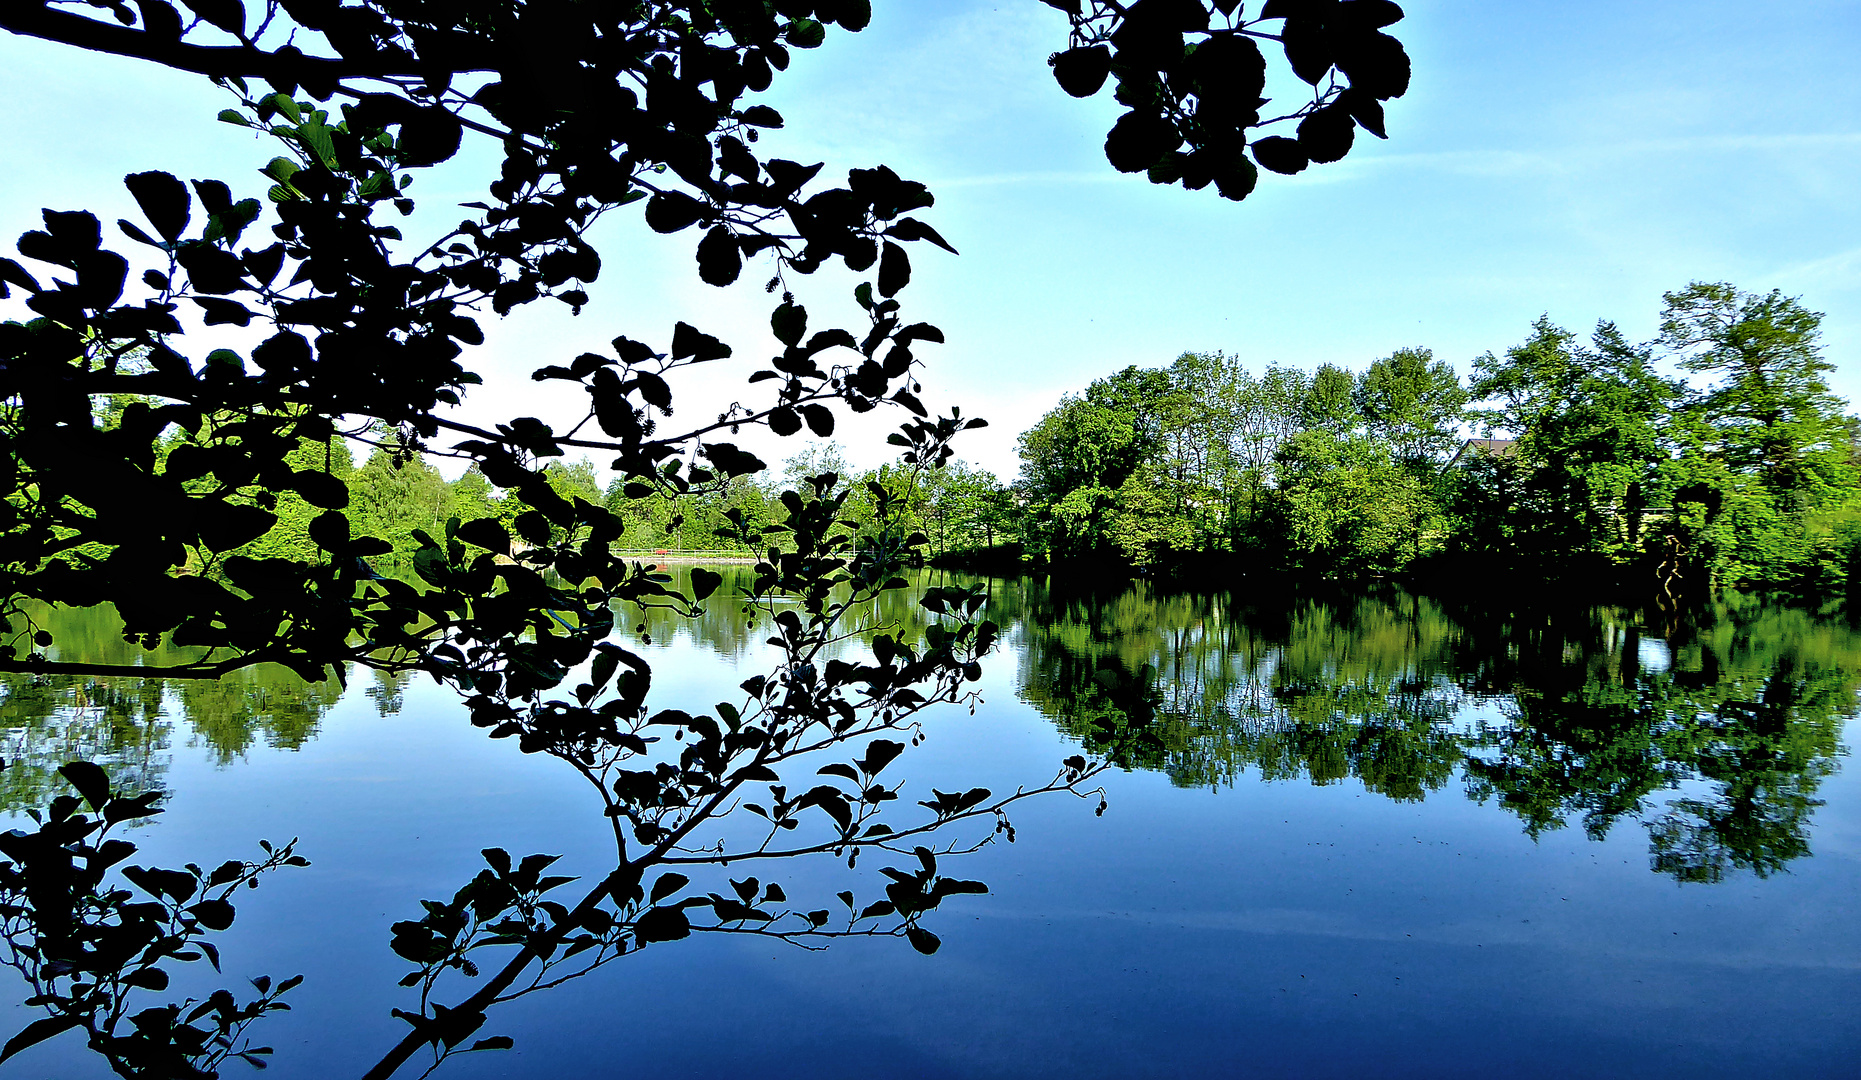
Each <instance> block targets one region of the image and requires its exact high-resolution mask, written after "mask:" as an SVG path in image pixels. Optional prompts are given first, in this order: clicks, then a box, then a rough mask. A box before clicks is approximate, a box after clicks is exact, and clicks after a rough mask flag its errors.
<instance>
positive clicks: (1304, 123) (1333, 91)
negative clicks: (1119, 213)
mask: <svg viewBox="0 0 1861 1080" xmlns="http://www.w3.org/2000/svg"><path fill="white" fill-rule="evenodd" d="M1044 2H1045V3H1047V4H1048V5H1049V6H1050V7H1055V8H1058V9H1060V10H1061V11H1064V12H1066V13H1067V15H1068V16H1069V17H1070V18H1071V19H1072V23H1073V36H1072V47H1071V48H1069V49H1067V50H1066V51H1064V52H1059V53H1055V54H1054V55H1053V56H1052V57H1051V58H1050V59H1049V63H1051V64H1052V66H1053V74H1054V77H1055V78H1056V79H1058V80H1059V83H1060V86H1061V87H1062V88H1063V89H1065V90H1066V92H1067V93H1069V94H1072V95H1073V96H1074V97H1090V96H1092V95H1093V94H1096V93H1098V92H1099V90H1100V89H1101V88H1103V87H1104V85H1105V83H1106V81H1107V80H1108V79H1113V78H1115V81H1116V90H1115V91H1114V93H1115V96H1116V97H1117V99H1118V103H1119V104H1120V105H1123V106H1125V107H1126V109H1127V110H1128V111H1127V112H1126V113H1125V114H1124V115H1123V116H1121V117H1119V118H1118V122H1117V124H1116V125H1115V126H1114V127H1113V128H1112V129H1111V133H1110V135H1109V136H1107V137H1106V140H1105V156H1106V157H1107V158H1109V159H1110V161H1111V163H1112V165H1113V166H1114V167H1116V168H1117V169H1118V170H1119V171H1121V172H1146V173H1148V174H1149V176H1150V180H1151V182H1152V183H1157V184H1175V183H1181V184H1182V185H1183V186H1184V187H1185V188H1189V189H1190V190H1197V189H1200V188H1204V187H1207V186H1208V185H1209V184H1210V183H1213V184H1214V185H1215V187H1216V190H1218V191H1219V192H1220V193H1221V194H1222V196H1224V197H1225V198H1229V199H1244V198H1246V197H1247V196H1248V194H1250V193H1251V192H1252V191H1253V189H1254V186H1255V184H1256V183H1257V182H1258V179H1259V173H1258V171H1257V170H1256V169H1255V167H1254V166H1255V164H1256V163H1257V164H1258V165H1259V167H1260V168H1263V169H1269V170H1271V171H1273V172H1278V173H1287V174H1291V173H1297V172H1301V171H1303V170H1304V169H1305V168H1306V166H1307V165H1310V164H1312V163H1315V162H1316V163H1323V162H1332V161H1337V160H1339V159H1340V158H1342V157H1343V156H1344V155H1345V154H1347V153H1349V152H1350V149H1351V143H1352V142H1353V140H1354V137H1355V134H1356V130H1357V128H1359V127H1361V128H1363V129H1364V130H1366V131H1368V132H1370V133H1371V134H1373V135H1375V136H1376V137H1377V138H1379V139H1381V138H1387V137H1388V134H1387V132H1386V131H1385V130H1384V122H1383V104H1382V103H1383V102H1385V101H1387V100H1389V99H1390V98H1395V97H1401V96H1402V95H1403V94H1404V93H1406V92H1407V91H1408V88H1409V58H1408V54H1407V53H1406V52H1405V51H1404V50H1403V47H1402V43H1401V42H1399V41H1397V40H1396V39H1395V38H1393V37H1391V36H1389V35H1388V34H1385V33H1383V28H1384V27H1387V26H1389V25H1391V24H1393V23H1395V22H1397V21H1399V20H1400V19H1401V18H1402V9H1401V8H1400V7H1398V6H1397V5H1396V4H1394V3H1392V2H1390V0H1266V2H1265V3H1264V4H1262V5H1261V6H1260V8H1259V13H1258V14H1257V15H1255V16H1254V17H1253V18H1251V19H1250V18H1248V17H1247V11H1246V7H1245V6H1244V5H1242V4H1240V3H1237V2H1236V0H1214V2H1213V3H1208V4H1205V3H1203V2H1202V0H1135V2H1134V3H1113V2H1110V0H1044ZM1275 21H1280V22H1281V25H1280V28H1279V32H1278V33H1277V34H1275V33H1271V32H1269V31H1268V30H1267V29H1265V28H1264V27H1263V25H1262V24H1265V23H1269V22H1275ZM1261 41H1269V42H1272V43H1274V44H1277V45H1279V46H1280V47H1282V48H1283V49H1284V51H1285V54H1286V62H1287V63H1288V65H1290V67H1291V68H1292V72H1293V74H1294V75H1296V76H1298V78H1299V79H1301V80H1303V81H1304V82H1305V83H1307V84H1308V85H1310V86H1311V87H1312V88H1313V95H1312V99H1311V100H1310V101H1305V102H1299V103H1296V104H1295V105H1294V106H1293V107H1291V108H1289V109H1287V110H1285V111H1284V112H1283V113H1282V115H1279V116H1270V117H1264V118H1263V116H1262V110H1263V109H1265V108H1266V106H1267V105H1268V104H1269V99H1268V98H1265V97H1263V96H1262V94H1263V93H1264V92H1265V90H1266V82H1267V60H1266V56H1265V55H1264V54H1263V53H1262V52H1261V47H1260V44H1259V42H1261ZM1340 76H1342V79H1343V81H1342V82H1341V83H1340V81H1339V77H1340ZM1282 123H1287V124H1290V123H1296V124H1297V129H1296V135H1295V136H1292V137H1289V136H1285V135H1264V136H1261V137H1257V138H1252V139H1250V137H1249V130H1250V129H1253V128H1265V127H1268V126H1271V125H1275V124H1282ZM1250 149H1251V152H1252V154H1253V159H1252V161H1249V160H1248V156H1247V155H1248V151H1249V150H1250Z"/></svg>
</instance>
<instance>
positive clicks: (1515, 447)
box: [1447, 439, 1519, 469]
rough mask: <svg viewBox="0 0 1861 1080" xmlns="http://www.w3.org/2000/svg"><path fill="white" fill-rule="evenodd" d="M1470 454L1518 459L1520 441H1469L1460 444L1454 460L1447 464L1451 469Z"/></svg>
mask: <svg viewBox="0 0 1861 1080" xmlns="http://www.w3.org/2000/svg"><path fill="white" fill-rule="evenodd" d="M1469 452H1472V453H1476V454H1484V455H1486V456H1487V457H1496V458H1510V457H1517V456H1518V452H1519V441H1518V440H1517V439H1468V440H1467V441H1465V442H1463V443H1461V444H1460V449H1459V450H1456V451H1455V452H1454V458H1453V460H1452V461H1449V462H1448V463H1447V464H1448V468H1450V469H1451V468H1453V467H1454V466H1456V465H1458V464H1460V459H1461V458H1463V457H1466V456H1467V454H1468V453H1469Z"/></svg>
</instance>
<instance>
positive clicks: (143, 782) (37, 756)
mask: <svg viewBox="0 0 1861 1080" xmlns="http://www.w3.org/2000/svg"><path fill="white" fill-rule="evenodd" d="M30 613H31V615H32V618H33V620H34V623H35V625H41V626H45V627H46V628H48V629H50V630H51V631H52V632H53V634H54V636H55V637H56V638H57V640H58V642H59V648H60V650H64V651H68V652H69V654H70V655H73V656H81V657H82V658H83V659H85V660H87V661H91V662H95V663H108V664H122V665H129V664H134V663H137V662H138V660H140V661H141V662H144V663H148V664H152V665H156V664H159V665H166V664H177V663H184V662H186V661H188V660H191V659H194V658H196V657H198V656H199V655H200V652H199V650H194V649H177V648H174V647H173V646H171V645H169V644H167V643H166V642H163V643H161V644H160V645H158V646H157V647H156V648H155V649H154V650H153V651H148V650H144V649H143V648H142V647H141V646H140V645H137V644H134V643H131V642H126V641H124V640H123V638H122V634H121V628H122V624H121V622H120V621H119V620H118V619H117V617H116V614H115V612H114V611H112V610H111V609H110V608H108V607H99V608H40V607H35V608H33V609H32V610H31V612H30ZM341 696H342V687H341V685H340V684H338V683H337V682H336V681H335V680H326V681H324V682H321V683H306V682H304V680H302V679H300V678H299V677H297V676H296V675H295V674H293V673H291V672H290V671H288V670H286V669H284V668H278V667H270V666H266V667H259V668H249V669H246V670H244V671H241V672H239V673H237V674H235V675H232V676H229V677H228V678H225V679H222V680H219V681H217V682H207V681H196V680H184V679H177V680H166V681H165V680H160V679H135V678H121V677H112V678H82V677H74V676H46V677H37V676H32V675H4V676H0V740H4V744H5V748H4V750H0V757H4V758H5V759H6V761H7V762H8V764H9V767H8V768H7V769H6V771H5V772H3V773H0V811H17V810H19V809H22V808H24V807H29V806H38V805H44V803H45V802H46V800H47V799H48V798H49V795H47V794H45V793H46V792H56V791H62V790H64V785H63V782H62V781H59V780H58V779H57V778H56V776H55V775H54V773H55V770H56V769H57V768H58V766H60V765H63V764H64V763H66V762H68V761H75V760H84V761H91V762H95V763H96V764H98V765H101V766H103V767H104V769H105V770H106V771H107V772H108V773H109V775H110V779H111V783H112V784H113V785H114V786H115V787H116V788H117V789H119V790H121V791H124V792H128V793H131V794H137V793H141V792H144V791H151V790H155V789H156V788H159V787H160V786H161V776H162V774H163V773H165V772H166V771H167V768H168V758H167V753H166V752H167V750H168V748H169V745H170V736H171V731H170V728H171V721H172V719H173V718H174V717H175V716H176V715H177V714H178V715H179V716H180V717H182V718H184V719H185V720H186V722H187V724H188V727H189V728H190V729H191V731H192V733H193V737H194V739H195V740H196V741H197V742H199V743H203V744H205V745H206V746H208V747H210V748H212V750H213V751H214V754H215V756H216V757H217V758H218V759H219V761H220V762H221V763H222V764H224V763H226V762H229V761H232V760H233V759H234V758H237V757H238V756H240V755H241V754H244V753H245V752H246V751H247V750H248V749H250V748H251V746H252V745H253V743H254V742H257V741H259V740H260V739H262V740H263V741H264V743H265V744H266V745H268V746H272V747H277V748H285V749H296V748H298V747H300V746H302V745H304V743H305V742H307V741H309V740H310V739H312V738H314V737H315V736H316V733H317V729H318V726H319V725H320V724H321V722H322V719H323V715H324V714H325V713H326V712H328V711H329V709H330V706H332V705H334V704H335V703H336V701H337V699H339V698H340V697H341Z"/></svg>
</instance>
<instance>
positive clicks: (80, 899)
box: [0, 761, 308, 1080]
mask: <svg viewBox="0 0 1861 1080" xmlns="http://www.w3.org/2000/svg"><path fill="white" fill-rule="evenodd" d="M4 767H5V765H4V763H0V768H4ZM59 772H60V773H61V774H62V775H63V776H64V777H65V779H66V780H67V781H69V782H70V784H71V786H72V787H74V788H76V789H77V791H78V793H79V794H78V795H62V796H59V797H58V798H57V799H55V800H53V801H52V803H51V805H50V806H49V807H47V808H46V809H44V810H43V811H35V812H33V818H34V821H35V823H36V824H37V826H38V827H37V828H36V829H34V830H33V831H31V832H26V831H23V830H18V829H16V830H13V831H12V832H8V833H4V834H0V940H4V942H5V949H6V951H5V955H4V957H0V960H3V961H4V962H5V963H6V964H7V966H9V967H11V968H13V969H14V970H16V971H18V972H19V973H20V975H22V976H23V977H24V978H25V980H26V982H27V984H28V985H30V986H31V988H32V996H31V997H30V998H28V999H27V1000H26V1005H27V1006H28V1007H37V1008H42V1009H44V1010H45V1012H46V1014H47V1015H46V1016H45V1017H44V1018H43V1019H40V1020H35V1021H33V1022H32V1023H30V1024H28V1025H27V1026H26V1027H25V1028H24V1029H22V1030H21V1031H20V1032H18V1033H17V1034H15V1035H14V1036H13V1037H12V1038H11V1039H9V1040H7V1043H6V1045H5V1046H4V1047H0V1061H5V1060H6V1059H7V1058H10V1057H12V1056H13V1055H14V1054H17V1053H19V1052H20V1051H21V1050H24V1049H26V1048H27V1047H29V1046H32V1045H35V1044H37V1043H39V1042H43V1041H44V1040H46V1039H49V1038H51V1037H52V1036H54V1035H58V1034H61V1033H63V1032H65V1031H70V1030H72V1029H78V1030H81V1031H82V1032H84V1034H85V1035H86V1036H87V1038H88V1040H89V1044H90V1046H91V1048H92V1049H93V1050H96V1051H97V1052H98V1053H100V1054H102V1055H103V1056H104V1057H105V1058H106V1059H107V1060H109V1061H110V1063H111V1065H112V1067H113V1068H115V1069H116V1071H117V1073H118V1074H119V1075H121V1076H128V1077H147V1078H149V1080H193V1078H200V1080H207V1078H211V1077H214V1076H217V1075H218V1072H217V1069H218V1067H219V1065H220V1064H221V1063H222V1062H224V1061H226V1060H227V1059H228V1058H239V1059H241V1060H244V1061H246V1062H249V1063H251V1064H254V1065H259V1066H263V1065H264V1063H265V1062H264V1059H265V1057H266V1055H269V1054H270V1053H271V1048H270V1047H266V1046H254V1045H252V1044H251V1042H250V1041H249V1040H247V1039H246V1038H245V1037H244V1033H245V1029H246V1027H247V1026H248V1025H249V1024H251V1023H252V1022H253V1021H254V1020H257V1019H258V1018H260V1017H262V1016H264V1015H266V1014H267V1013H270V1012H274V1011H276V1010H279V1009H287V1008H289V1007H290V1006H288V1005H286V1004H285V1003H284V1002H282V1001H280V1000H279V998H280V997H281V996H283V995H284V994H285V993H286V992H288V991H289V990H291V988H293V987H295V986H296V985H297V984H298V983H299V982H300V981H302V980H301V976H300V977H293V978H290V979H286V980H284V981H282V982H280V983H277V984H276V985H273V983H272V982H271V980H270V979H269V978H265V977H261V978H258V979H255V980H253V986H254V987H255V988H256V989H257V991H258V996H257V997H255V998H253V999H251V1000H249V1001H246V1002H243V1003H241V1002H239V1001H238V1000H236V999H235V998H234V997H233V995H232V994H231V993H230V992H229V991H226V990H216V991H213V992H212V993H211V994H209V995H208V996H207V997H206V998H205V999H204V1000H199V1001H196V1000H193V999H191V998H190V999H188V1000H185V1001H181V1002H168V1003H164V1004H159V1005H144V999H145V998H147V997H148V995H150V994H160V993H161V992H162V991H164V990H166V989H168V984H169V965H171V964H174V963H184V964H185V963H194V962H198V961H200V960H202V959H205V960H206V961H207V962H208V963H209V964H211V965H212V966H213V968H214V970H216V971H217V970H219V966H220V954H219V950H218V948H217V947H216V946H215V945H214V944H213V942H212V941H211V940H210V935H211V934H213V933H215V932H218V931H221V930H225V929H226V928H227V927H229V926H231V925H232V923H233V917H234V914H235V913H234V909H233V904H232V900H231V897H232V896H233V894H234V893H236V892H237V891H238V890H239V889H240V888H241V887H246V888H257V886H258V879H259V877H260V875H262V874H264V873H265V872H267V871H269V870H273V869H276V868H278V867H281V866H305V865H308V863H307V862H306V861H305V860H304V859H303V858H302V857H300V856H298V855H296V854H293V851H292V848H293V845H292V844H286V845H284V846H282V847H277V848H274V847H272V845H270V844H268V843H267V844H262V845H261V846H262V847H264V849H265V858H264V860H263V861H261V862H256V863H250V862H240V861H238V860H228V861H227V862H224V863H221V864H220V865H219V866H217V867H214V868H213V869H211V870H206V869H203V868H201V867H199V866H195V865H192V864H189V865H188V866H187V867H185V868H184V869H181V870H163V869H158V868H151V867H143V866H136V865H130V864H125V863H124V860H125V859H128V858H129V857H130V856H131V855H134V854H135V852H136V845H135V844H133V843H130V842H129V841H127V840H123V839H120V838H117V837H113V836H110V835H109V834H110V832H111V831H112V830H113V829H114V828H115V827H116V826H118V825H122V824H123V823H125V822H131V821H136V820H138V819H142V818H147V817H150V816H152V815H155V814H158V813H160V812H161V811H160V810H158V809H156V808H155V806H154V805H153V804H154V802H155V800H156V799H157V798H159V795H158V794H154V793H151V794H145V795H134V796H131V795H124V794H122V793H119V792H116V791H113V790H112V788H111V785H110V780H109V777H108V776H107V775H106V774H105V773H104V770H103V769H101V768H100V767H98V766H96V765H93V764H91V763H89V762H84V761H78V762H72V763H71V764H69V765H66V766H64V767H63V768H62V769H60V770H59ZM86 805H88V806H89V808H90V811H91V813H89V814H85V813H82V812H81V811H82V810H83V808H84V807H85V806H86ZM125 884H127V886H131V887H125ZM138 1005H142V1006H143V1007H140V1008H138V1007H137V1006H138Z"/></svg>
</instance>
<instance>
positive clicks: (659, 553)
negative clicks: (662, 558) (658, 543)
mask: <svg viewBox="0 0 1861 1080" xmlns="http://www.w3.org/2000/svg"><path fill="white" fill-rule="evenodd" d="M653 554H655V555H670V554H672V553H671V552H670V551H667V550H666V549H665V548H660V549H658V550H657V551H654V552H653Z"/></svg>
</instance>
